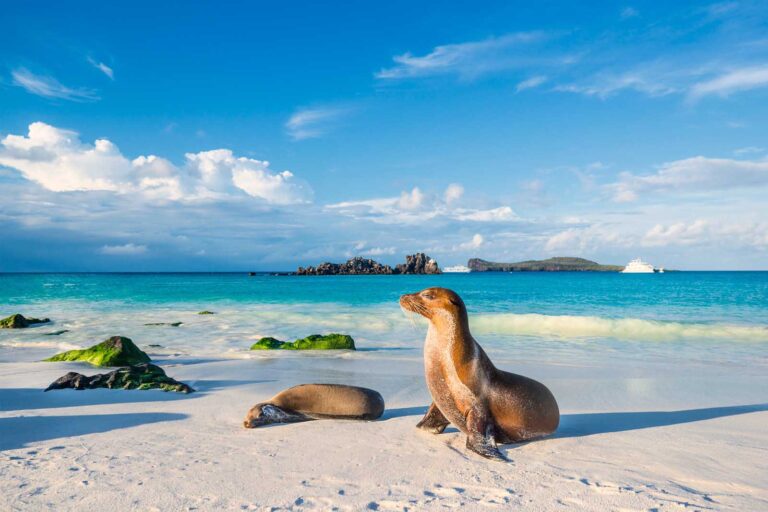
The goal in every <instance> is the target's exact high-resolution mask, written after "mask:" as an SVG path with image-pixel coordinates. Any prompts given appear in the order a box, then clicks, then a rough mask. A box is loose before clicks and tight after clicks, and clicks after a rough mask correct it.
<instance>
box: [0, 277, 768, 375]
mask: <svg viewBox="0 0 768 512" xmlns="http://www.w3.org/2000/svg"><path fill="white" fill-rule="evenodd" d="M429 286H443V287H447V288H451V289H453V290H455V291H456V292H458V293H459V294H460V295H461V296H462V298H463V299H464V301H465V303H466V304H467V308H468V310H469V313H470V324H471V328H472V332H473V334H474V336H475V338H476V339H477V340H478V341H479V342H480V344H481V345H482V346H483V347H484V348H485V349H486V350H487V351H488V352H489V354H490V355H491V356H492V358H494V360H497V359H498V360H500V361H504V362H508V363H509V364H514V363H517V362H534V363H541V362H545V363H551V364H559V365H563V366H568V365H570V364H574V365H579V366H580V367H582V368H583V367H584V365H585V364H590V363H595V364H597V363H598V362H599V363H600V364H602V365H606V364H607V365H609V366H613V367H615V368H617V371H632V369H633V368H636V367H637V364H639V363H644V364H645V363H648V362H649V361H651V362H656V363H658V365H654V366H653V367H654V368H656V369H659V370H660V371H669V370H670V369H674V367H675V364H678V363H680V362H681V361H682V360H684V361H685V362H686V363H691V362H694V363H695V362H697V361H698V362H700V363H701V364H703V365H707V366H709V365H718V364H720V365H722V364H726V365H728V366H729V367H731V368H734V367H744V368H746V369H747V370H746V371H755V369H758V370H760V371H762V370H764V368H765V366H766V363H768V350H767V349H768V272H668V273H665V274H646V275H642V274H636V275H627V274H614V273H568V272H563V273H512V274H510V273H471V274H443V275H438V276H285V275H271V274H259V275H256V276H248V275H247V274H245V273H210V274H206V273H189V274H187V273H178V274H176V273H156V274H155V273H146V274H145V273H140V274H131V273H110V274H0V315H2V317H5V316H7V315H10V314H12V313H17V312H19V313H22V314H24V315H25V316H45V317H50V318H51V319H52V320H53V323H51V324H47V325H43V326H38V327H34V328H30V329H21V330H0V361H9V360H19V359H22V360H23V359H29V360H34V359H35V358H41V357H44V356H45V355H47V354H52V353H55V352H56V351H59V350H64V349H69V348H76V347H85V346H90V345H92V344H94V343H97V342H99V341H102V340H103V339H105V338H107V337H108V336H112V335H123V336H128V337H130V338H132V339H133V340H134V341H135V342H136V343H137V344H139V346H142V347H147V346H148V345H155V347H152V350H154V351H155V352H159V353H161V354H164V355H166V356H168V357H171V356H179V355H184V356H215V357H226V358H229V357H235V358H249V357H254V358H256V357H307V355H306V354H296V353H292V354H285V355H284V354H275V353H269V354H265V353H256V352H249V350H248V348H249V346H250V344H252V343H253V342H254V341H255V340H257V339H258V338H259V337H261V336H274V337H276V338H279V339H286V340H292V339H295V338H299V337H304V336H306V335H309V334H313V333H328V332H341V333H346V334H350V335H352V336H353V337H354V338H355V340H356V343H357V346H358V348H359V349H360V350H359V351H358V352H357V353H355V354H348V353H345V354H333V355H332V354H324V355H322V356H320V355H318V354H312V355H311V356H312V357H346V358H366V357H368V358H371V357H378V358H381V357H388V358H393V359H398V358H420V357H421V352H420V349H421V344H422V342H423V338H424V332H425V323H424V321H423V320H421V319H420V318H414V317H413V315H406V314H405V313H404V312H402V311H401V310H400V307H399V305H398V297H399V296H400V295H402V294H404V293H410V292H414V291H418V290H421V289H423V288H426V287H429ZM201 310H211V311H214V312H215V313H216V314H215V315H198V314H197V312H199V311H201ZM157 322H166V323H171V322H182V324H181V325H180V326H179V327H172V326H168V325H162V326H147V325H144V324H147V323H157ZM65 329H66V330H68V331H69V332H66V333H64V334H60V335H57V336H49V335H47V334H48V333H51V332H55V331H59V330H65ZM156 345H159V347H157V346H156ZM643 367H644V368H646V369H647V367H648V365H647V364H645V365H644V366H643Z"/></svg>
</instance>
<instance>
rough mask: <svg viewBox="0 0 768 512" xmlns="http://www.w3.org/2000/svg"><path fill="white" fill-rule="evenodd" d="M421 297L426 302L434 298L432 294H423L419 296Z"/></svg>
mask: <svg viewBox="0 0 768 512" xmlns="http://www.w3.org/2000/svg"><path fill="white" fill-rule="evenodd" d="M421 296H422V297H423V298H425V299H427V300H432V299H434V298H435V295H434V294H433V293H432V292H424V293H422V294H421Z"/></svg>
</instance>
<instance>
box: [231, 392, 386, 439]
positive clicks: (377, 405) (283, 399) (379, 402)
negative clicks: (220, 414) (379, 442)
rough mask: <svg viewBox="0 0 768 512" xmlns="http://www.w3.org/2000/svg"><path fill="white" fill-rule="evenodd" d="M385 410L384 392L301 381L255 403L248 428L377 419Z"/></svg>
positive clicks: (247, 418) (247, 424)
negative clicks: (304, 422) (306, 422)
mask: <svg viewBox="0 0 768 512" xmlns="http://www.w3.org/2000/svg"><path fill="white" fill-rule="evenodd" d="M383 412H384V399H383V398H382V397H381V395H380V394H379V393H378V392H376V391H374V390H372V389H366V388H358V387H356V386H344V385H341V384H301V385H299V386H294V387H292V388H288V389H286V390H285V391H281V392H280V393H278V394H276V395H275V396H273V397H272V398H271V399H270V400H268V401H266V402H261V403H258V404H256V405H254V406H253V408H251V410H250V411H248V415H247V416H246V417H245V422H244V425H245V428H256V427H261V426H263V425H269V424H271V423H295V422H297V421H308V420H319V419H348V420H375V419H377V418H379V417H380V416H381V414H382V413H383Z"/></svg>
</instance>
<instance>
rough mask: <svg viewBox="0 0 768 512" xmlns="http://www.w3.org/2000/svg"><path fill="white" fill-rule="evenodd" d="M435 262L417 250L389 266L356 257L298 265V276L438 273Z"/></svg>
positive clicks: (438, 268)
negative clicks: (403, 260) (339, 260)
mask: <svg viewBox="0 0 768 512" xmlns="http://www.w3.org/2000/svg"><path fill="white" fill-rule="evenodd" d="M439 273H440V267H439V266H438V265H437V262H436V261H435V260H434V259H432V258H430V257H429V256H427V255H426V254H424V253H423V252H419V253H416V254H411V255H409V256H406V257H405V263H401V264H399V265H397V266H396V267H395V268H392V267H390V266H389V265H385V264H382V263H379V262H378V261H374V260H371V259H368V258H361V257H359V256H358V257H356V258H352V259H350V260H347V261H346V262H345V263H328V262H325V263H321V264H319V265H318V266H317V267H311V266H310V267H306V268H305V267H299V269H298V270H297V271H296V274H297V275H300V276H329V275H372V274H387V275H388V274H439Z"/></svg>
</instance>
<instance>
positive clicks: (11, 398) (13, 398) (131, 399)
mask: <svg viewBox="0 0 768 512" xmlns="http://www.w3.org/2000/svg"><path fill="white" fill-rule="evenodd" d="M197 396H198V394H197V393H191V394H186V393H174V392H167V391H161V390H159V389H148V390H124V389H106V388H99V389H56V390H52V391H49V392H48V393H44V392H43V390H42V389H37V388H3V389H0V411H24V410H34V409H59V408H64V407H83V406H89V405H111V404H128V403H141V402H161V401H162V402H169V401H176V400H189V399H193V398H197Z"/></svg>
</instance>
